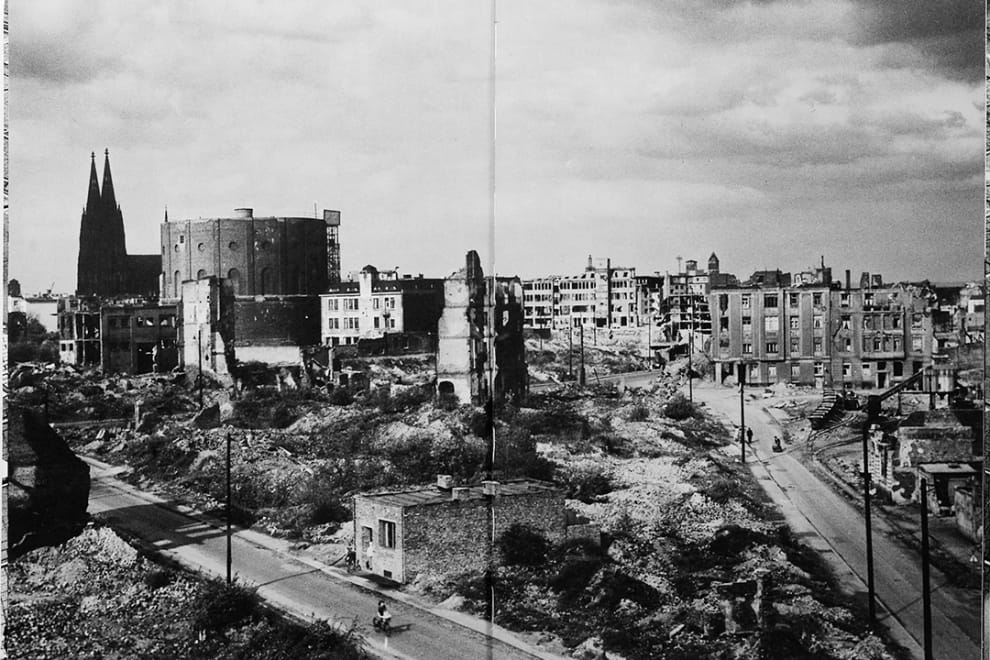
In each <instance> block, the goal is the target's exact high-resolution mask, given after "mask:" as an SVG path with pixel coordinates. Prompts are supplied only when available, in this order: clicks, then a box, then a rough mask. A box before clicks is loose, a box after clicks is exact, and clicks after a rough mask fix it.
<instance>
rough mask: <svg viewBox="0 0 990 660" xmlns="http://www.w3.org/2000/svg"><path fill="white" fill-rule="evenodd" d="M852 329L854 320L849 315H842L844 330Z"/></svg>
mask: <svg viewBox="0 0 990 660" xmlns="http://www.w3.org/2000/svg"><path fill="white" fill-rule="evenodd" d="M851 328H852V318H851V317H850V316H849V315H848V314H843V315H842V329H843V330H850V329H851Z"/></svg>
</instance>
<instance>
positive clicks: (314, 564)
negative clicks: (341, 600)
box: [78, 454, 566, 660]
mask: <svg viewBox="0 0 990 660" xmlns="http://www.w3.org/2000/svg"><path fill="white" fill-rule="evenodd" d="M78 456H79V458H80V459H82V460H83V461H84V462H86V463H87V464H89V465H91V466H93V467H97V468H99V469H100V470H104V471H106V472H109V473H110V474H108V475H106V476H105V477H104V479H105V480H106V482H107V483H108V484H109V485H110V486H112V487H113V488H116V489H118V490H121V491H124V492H126V493H128V494H130V495H132V496H134V497H137V498H139V499H142V500H144V501H146V502H148V503H149V504H154V505H155V506H160V507H162V508H165V509H169V510H171V511H176V512H178V513H180V514H182V515H183V516H186V517H187V518H189V519H191V520H195V521H196V522H199V523H202V524H204V525H209V526H211V527H214V528H217V529H224V528H225V523H224V522H223V521H221V520H218V519H216V518H214V517H212V516H210V515H208V514H205V513H203V512H201V511H198V510H196V509H194V508H192V507H190V506H187V505H185V504H177V503H170V502H169V501H168V500H165V499H163V498H161V497H159V496H158V495H155V494H154V493H146V492H144V491H141V490H138V489H137V488H135V487H133V486H131V485H130V484H127V483H124V482H122V481H120V480H119V479H117V478H116V477H115V476H113V475H114V474H119V473H120V472H121V471H123V470H126V469H127V468H126V467H123V466H116V465H110V464H108V463H104V462H103V461H100V460H97V459H95V458H92V457H90V456H83V455H81V454H80V455H78ZM231 535H232V536H236V537H237V538H239V539H240V540H242V541H245V542H247V543H250V544H251V545H253V546H255V547H256V548H260V549H263V550H268V551H271V552H273V553H275V554H276V555H277V556H279V557H280V558H283V559H287V560H291V561H294V562H297V563H300V564H303V565H305V566H308V567H310V568H313V569H316V570H318V571H320V572H321V573H323V574H324V575H327V576H329V577H331V578H333V579H334V580H337V581H342V582H347V583H349V584H351V585H352V586H355V587H357V588H359V589H362V590H364V591H369V592H371V593H375V594H378V595H380V596H382V597H384V598H389V599H391V600H396V601H399V602H401V603H402V604H404V605H407V606H409V607H414V608H416V609H419V610H422V611H423V612H426V613H428V614H431V615H433V616H436V617H439V618H441V619H444V620H445V621H448V622H450V623H452V624H454V625H456V626H459V627H461V628H466V629H468V630H470V631H472V632H475V633H479V634H481V635H485V636H486V637H491V638H492V639H495V640H498V641H499V642H502V643H503V644H506V645H507V646H511V647H513V648H514V649H516V650H518V651H522V652H523V653H527V654H529V655H531V656H533V657H534V658H540V659H541V660H563V659H565V658H566V656H560V655H556V654H553V653H548V652H546V651H541V650H539V649H536V648H534V647H532V646H531V645H529V644H527V643H525V642H523V641H522V640H520V639H518V638H517V637H516V636H515V634H514V633H513V632H512V631H510V630H507V629H505V628H502V627H501V626H499V625H497V624H492V623H489V622H487V621H484V620H482V619H477V618H476V617H474V616H471V615H469V614H464V613H462V612H456V611H453V610H446V609H443V608H439V607H430V606H427V605H425V604H423V603H422V602H420V601H418V600H417V599H416V598H414V597H412V596H410V595H409V594H405V593H402V592H399V591H389V592H382V591H380V590H379V586H380V585H379V584H378V583H377V582H375V581H373V580H370V579H368V578H364V577H361V576H360V575H352V574H349V573H347V572H346V571H345V570H344V569H340V568H336V567H333V566H329V565H327V564H325V563H323V562H320V561H317V560H315V559H311V558H309V557H301V556H299V555H297V554H294V553H292V552H291V551H290V550H289V548H288V545H289V544H288V542H283V541H281V540H280V539H275V538H274V537H271V536H268V535H267V534H262V533H261V532H256V531H254V530H250V529H244V528H243V527H238V526H235V525H232V526H231ZM137 541H138V542H139V543H140V544H141V545H142V547H144V548H146V549H149V550H151V551H154V552H156V553H159V552H160V549H159V548H157V547H155V546H154V545H151V544H147V543H145V542H143V540H142V539H137ZM283 545H284V546H285V547H280V546H283ZM169 560H170V561H176V562H177V563H179V564H181V565H183V566H185V567H187V568H191V569H193V570H195V571H196V572H202V571H199V570H198V567H196V566H193V565H189V564H187V563H185V562H183V561H181V560H177V559H174V558H172V557H169ZM266 600H268V602H269V603H270V604H271V605H272V606H273V607H277V608H279V609H281V610H283V611H286V612H287V613H289V614H290V615H291V616H294V617H297V618H302V619H305V620H307V621H308V620H311V619H312V615H311V614H310V615H307V614H304V613H301V612H299V611H296V610H294V609H293V608H292V607H290V606H289V605H287V604H285V603H281V602H276V601H273V600H270V599H267V598H266ZM375 652H376V653H385V654H386V655H384V656H382V657H387V658H405V657H406V656H402V655H399V654H397V653H396V652H395V651H390V650H387V649H375Z"/></svg>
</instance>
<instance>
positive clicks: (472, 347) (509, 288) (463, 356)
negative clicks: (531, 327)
mask: <svg viewBox="0 0 990 660" xmlns="http://www.w3.org/2000/svg"><path fill="white" fill-rule="evenodd" d="M489 315H490V316H489ZM489 321H491V324H490V325H489ZM524 322H525V315H524V311H523V287H522V281H521V280H519V279H518V278H487V279H486V278H485V274H484V271H483V270H482V268H481V260H480V259H479V258H478V253H477V252H475V251H474V250H471V251H470V252H468V253H467V259H466V263H465V266H464V268H463V269H461V270H459V271H457V272H456V273H454V274H453V275H451V276H450V277H448V278H447V279H446V280H445V281H444V307H443V313H442V314H441V315H440V320H439V322H438V324H437V335H438V337H437V393H438V394H439V395H440V396H449V397H455V398H456V399H457V400H458V401H460V402H462V403H468V402H470V403H473V404H474V405H482V404H484V403H485V402H487V401H488V399H489V398H490V396H491V395H492V394H494V396H495V397H496V398H501V397H503V396H504V397H509V398H513V399H516V398H518V397H520V396H522V395H523V394H525V392H526V388H527V383H528V381H527V379H528V375H527V370H526V352H525V348H524V344H523V324H524ZM493 351H494V354H495V359H494V363H493V362H492V360H491V353H492V352H493ZM493 370H494V371H493ZM489 383H493V384H494V388H495V389H494V392H492V391H491V386H490V385H489Z"/></svg>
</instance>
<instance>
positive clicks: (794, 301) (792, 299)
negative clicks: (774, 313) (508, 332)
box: [787, 293, 801, 307]
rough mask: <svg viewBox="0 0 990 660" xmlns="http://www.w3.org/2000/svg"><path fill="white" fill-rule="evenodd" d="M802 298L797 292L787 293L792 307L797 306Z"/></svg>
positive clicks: (788, 302) (788, 301)
mask: <svg viewBox="0 0 990 660" xmlns="http://www.w3.org/2000/svg"><path fill="white" fill-rule="evenodd" d="M800 300H801V297H800V296H799V295H798V294H796V293H789V294H787V304H788V305H790V306H791V307H797V306H798V302H799V301H800Z"/></svg>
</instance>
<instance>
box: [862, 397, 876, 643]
mask: <svg viewBox="0 0 990 660" xmlns="http://www.w3.org/2000/svg"><path fill="white" fill-rule="evenodd" d="M871 398H872V397H871ZM879 403H880V402H879V401H877V402H876V405H877V406H879ZM867 407H868V408H867V409H868V412H867V417H866V424H865V425H864V426H863V517H864V518H866V584H867V589H868V591H869V598H870V601H869V605H870V625H871V626H872V625H875V624H876V622H877V605H876V587H875V586H874V583H873V524H872V521H871V519H870V481H871V479H870V456H869V448H868V446H867V445H868V444H869V437H870V423H871V422H872V420H873V406H872V405H870V403H867Z"/></svg>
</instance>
